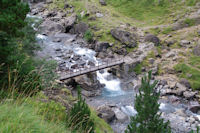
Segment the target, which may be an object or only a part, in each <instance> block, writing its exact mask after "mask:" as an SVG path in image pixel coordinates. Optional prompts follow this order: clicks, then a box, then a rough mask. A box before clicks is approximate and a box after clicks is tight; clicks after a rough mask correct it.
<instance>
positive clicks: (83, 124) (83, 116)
mask: <svg viewBox="0 0 200 133" xmlns="http://www.w3.org/2000/svg"><path fill="white" fill-rule="evenodd" d="M90 114H91V112H90V108H89V107H88V105H87V103H86V102H85V99H83V98H82V96H81V90H80V87H78V101H77V103H75V104H74V105H73V107H72V108H71V110H70V112H69V115H68V127H71V128H72V129H73V130H80V131H81V132H83V133H84V132H87V133H94V122H93V120H92V119H91V118H90Z"/></svg>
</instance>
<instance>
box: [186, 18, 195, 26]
mask: <svg viewBox="0 0 200 133" xmlns="http://www.w3.org/2000/svg"><path fill="white" fill-rule="evenodd" d="M184 24H186V25H188V26H193V25H195V20H194V19H190V18H186V19H185V20H184Z"/></svg>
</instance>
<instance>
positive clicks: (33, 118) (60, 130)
mask: <svg viewBox="0 0 200 133" xmlns="http://www.w3.org/2000/svg"><path fill="white" fill-rule="evenodd" d="M29 100H31V102H35V100H32V99H29ZM39 104H40V105H41V104H43V105H42V106H40V105H39V106H38V105H37V107H35V106H33V105H32V104H30V102H27V101H26V102H24V101H23V102H22V101H21V100H18V101H13V102H12V101H10V102H9V100H7V101H6V102H3V103H1V104H0V121H1V123H0V131H1V132H3V133H11V132H14V133H46V132H50V133H70V131H69V130H68V129H67V128H66V126H65V123H62V122H61V121H60V122H59V123H58V122H55V121H54V120H55V118H56V117H57V116H56V114H59V115H60V113H61V114H65V112H63V111H62V112H60V111H59V113H55V109H56V108H53V110H51V109H52V108H49V106H52V105H50V104H46V103H41V102H39ZM40 107H42V108H40ZM57 107H60V106H59V105H57ZM44 108H45V111H41V110H42V109H44ZM47 110H49V112H52V113H48V112H47ZM58 110H59V109H58ZM47 115H48V117H49V118H48V119H47V117H46V116H47Z"/></svg>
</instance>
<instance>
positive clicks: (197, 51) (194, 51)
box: [193, 44, 200, 56]
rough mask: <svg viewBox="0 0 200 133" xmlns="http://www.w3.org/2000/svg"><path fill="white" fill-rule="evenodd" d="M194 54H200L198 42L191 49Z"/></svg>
mask: <svg viewBox="0 0 200 133" xmlns="http://www.w3.org/2000/svg"><path fill="white" fill-rule="evenodd" d="M193 53H194V55H196V56H200V44H198V45H197V46H196V47H195V48H194V50H193Z"/></svg>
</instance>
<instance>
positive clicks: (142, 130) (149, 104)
mask: <svg viewBox="0 0 200 133" xmlns="http://www.w3.org/2000/svg"><path fill="white" fill-rule="evenodd" d="M150 80H151V72H149V75H148V77H146V76H145V77H144V78H142V82H141V87H140V89H139V95H136V100H135V109H136V111H137V114H136V116H134V117H131V122H130V125H129V126H128V129H127V130H126V133H170V132H171V129H170V127H169V122H166V123H165V122H164V119H162V118H160V116H161V113H158V111H159V106H160V105H159V104H158V100H159V96H160V93H157V92H156V91H155V90H154V88H155V86H156V84H157V82H156V81H155V82H154V83H153V84H151V83H150Z"/></svg>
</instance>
